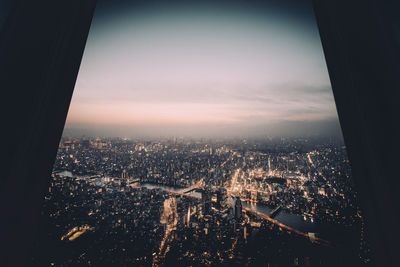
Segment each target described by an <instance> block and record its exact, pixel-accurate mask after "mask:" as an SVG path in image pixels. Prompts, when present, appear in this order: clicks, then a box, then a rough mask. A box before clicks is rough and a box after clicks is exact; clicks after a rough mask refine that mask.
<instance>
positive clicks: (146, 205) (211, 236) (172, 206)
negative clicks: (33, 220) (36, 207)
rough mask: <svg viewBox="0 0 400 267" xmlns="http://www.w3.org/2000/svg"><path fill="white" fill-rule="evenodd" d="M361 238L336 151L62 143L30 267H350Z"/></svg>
mask: <svg viewBox="0 0 400 267" xmlns="http://www.w3.org/2000/svg"><path fill="white" fill-rule="evenodd" d="M364 228H365V227H364V223H363V217H362V213H361V211H360V210H359V208H358V207H357V202H356V194H355V191H354V190H353V187H352V183H351V175H350V167H349V163H348V160H347V157H346V152H345V148H344V147H343V145H341V144H340V142H334V141H329V142H328V141H326V140H317V139H266V140H220V141H218V140H188V139H176V138H175V139H166V140H151V141H148V140H127V139H104V138H79V139H63V140H62V141H61V144H60V147H59V151H58V154H57V158H56V162H55V165H54V171H53V175H52V178H51V184H50V186H49V190H48V192H47V193H46V196H45V200H44V205H43V212H42V224H41V230H40V235H39V236H38V239H37V244H36V249H37V252H36V253H35V258H34V259H32V262H33V264H36V265H37V266H45V265H54V266H75V265H79V264H81V265H93V266H99V265H105V266H150V265H153V266H198V265H217V264H226V265H227V266H231V265H235V264H237V265H246V264H247V265H254V266H297V265H300V266H340V265H342V264H344V263H346V264H348V263H349V262H351V263H353V264H354V265H355V266H356V265H362V264H364V265H365V264H368V263H369V262H370V255H369V254H370V253H369V250H368V247H367V245H366V242H365V240H366V237H365V233H364V232H365V229H364ZM337 255H341V257H338V256H337Z"/></svg>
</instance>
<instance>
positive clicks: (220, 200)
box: [217, 188, 227, 209]
mask: <svg viewBox="0 0 400 267" xmlns="http://www.w3.org/2000/svg"><path fill="white" fill-rule="evenodd" d="M226 199H227V192H226V189H225V188H219V189H218V190H217V207H218V208H219V209H221V208H222V207H224V206H225V204H226Z"/></svg>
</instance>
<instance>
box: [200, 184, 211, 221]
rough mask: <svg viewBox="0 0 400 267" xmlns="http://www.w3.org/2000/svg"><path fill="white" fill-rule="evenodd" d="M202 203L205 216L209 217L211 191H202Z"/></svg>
mask: <svg viewBox="0 0 400 267" xmlns="http://www.w3.org/2000/svg"><path fill="white" fill-rule="evenodd" d="M201 202H202V204H203V215H208V214H210V212H211V191H210V190H208V189H204V190H202V191H201Z"/></svg>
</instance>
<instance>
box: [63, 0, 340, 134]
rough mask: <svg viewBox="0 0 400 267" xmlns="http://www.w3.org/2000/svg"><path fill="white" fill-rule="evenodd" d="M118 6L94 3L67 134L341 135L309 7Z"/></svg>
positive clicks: (288, 3) (237, 4)
mask: <svg viewBox="0 0 400 267" xmlns="http://www.w3.org/2000/svg"><path fill="white" fill-rule="evenodd" d="M305 2H307V1H305ZM121 3H123V4H124V5H123V6H122V7H121V6H118V5H117V4H112V3H110V2H107V1H100V2H99V5H98V7H97V10H96V13H95V16H94V19H93V23H92V28H91V31H90V33H89V38H88V42H87V45H86V49H85V53H84V56H83V59H82V64H81V68H80V71H79V75H78V79H77V83H76V87H75V91H74V95H73V98H72V102H71V106H70V109H69V114H68V118H67V124H66V127H65V132H64V134H67V135H68V134H69V135H74V134H75V135H80V134H87V135H95V134H98V135H108V136H128V137H131V136H180V135H182V136H193V137H206V136H211V137H221V136H236V137H237V136H240V137H243V136H249V137H251V136H258V135H287V134H294V135H296V134H297V135H304V134H306V133H309V132H312V133H316V134H323V135H338V136H340V135H341V133H340V126H339V122H338V118H337V113H336V108H335V103H334V99H333V95H332V89H331V86H330V82H329V77H328V73H327V69H326V65H325V60H324V56H323V51H322V46H321V42H320V39H319V34H318V29H317V25H316V22H315V18H314V14H313V11H312V7H311V4H310V3H303V4H298V3H296V1H269V2H266V3H263V4H261V3H258V2H255V1H253V2H248V3H245V2H241V1H233V2H229V4H228V2H224V1H222V2H220V3H219V4H214V3H211V2H207V1H205V2H203V1H202V3H198V2H190V1H189V2H185V3H183V2H179V1H178V2H170V3H169V4H168V5H167V4H162V3H157V2H152V3H143V2H140V1H125V2H124V1H122V2H121ZM121 3H120V5H122V4H121ZM118 8H119V9H118ZM112 11H113V12H114V13H113V12H112ZM117 12H119V13H118V15H119V16H118V17H116V16H115V14H117ZM113 14H114V15H113Z"/></svg>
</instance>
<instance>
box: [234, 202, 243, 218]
mask: <svg viewBox="0 0 400 267" xmlns="http://www.w3.org/2000/svg"><path fill="white" fill-rule="evenodd" d="M241 218H242V201H241V200H240V197H236V200H235V219H236V220H238V221H239V220H240V219H241Z"/></svg>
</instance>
